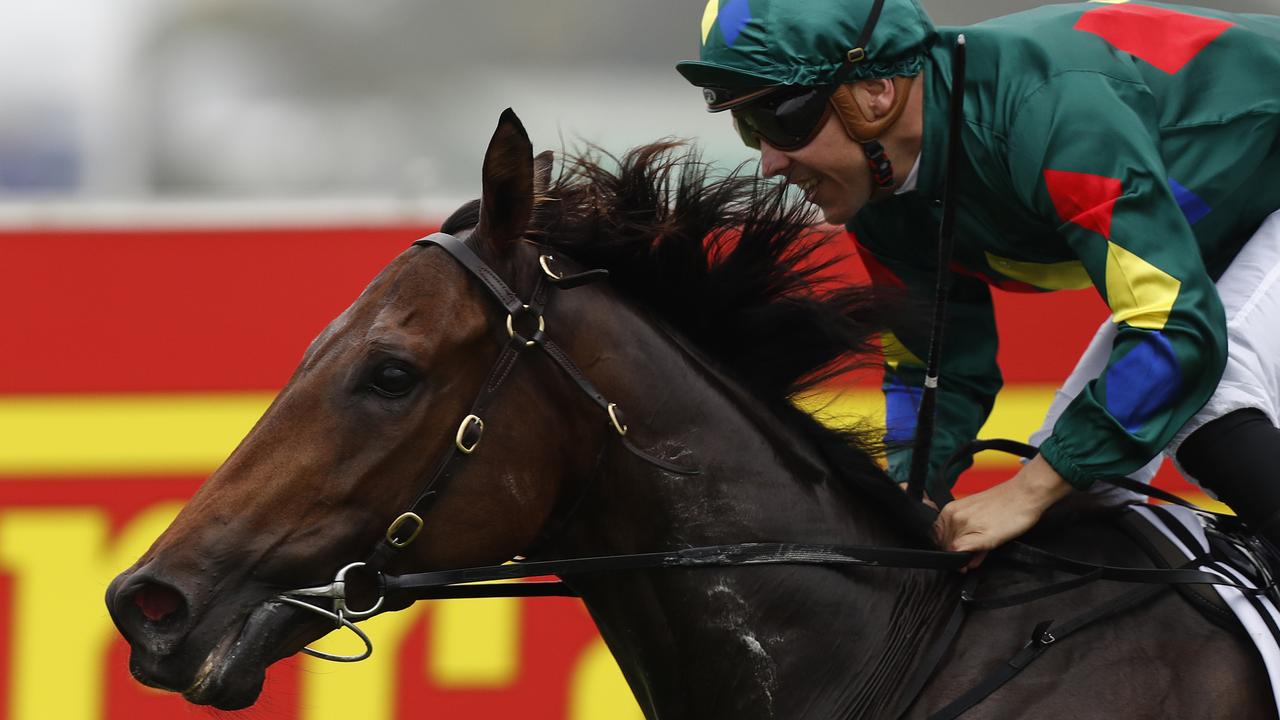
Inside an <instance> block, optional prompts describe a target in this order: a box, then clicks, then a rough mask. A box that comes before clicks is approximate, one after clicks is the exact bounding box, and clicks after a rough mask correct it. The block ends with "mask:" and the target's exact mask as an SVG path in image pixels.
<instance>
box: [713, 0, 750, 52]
mask: <svg viewBox="0 0 1280 720" xmlns="http://www.w3.org/2000/svg"><path fill="white" fill-rule="evenodd" d="M716 17H717V20H718V21H719V23H720V35H721V36H722V37H723V38H724V44H725V45H729V46H732V45H733V41H735V40H737V39H738V33H740V32H742V28H743V27H744V26H746V24H747V23H748V22H751V4H750V3H749V2H748V0H729V2H727V3H725V4H724V5H723V6H721V8H720V14H719V15H718V16H716Z"/></svg>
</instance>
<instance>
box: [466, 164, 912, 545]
mask: <svg viewBox="0 0 1280 720" xmlns="http://www.w3.org/2000/svg"><path fill="white" fill-rule="evenodd" d="M602 155H603V154H602V153H596V154H586V155H580V156H577V157H571V158H569V159H568V161H567V162H566V163H565V164H564V166H563V168H562V170H561V173H560V176H559V177H558V179H557V180H556V181H555V182H554V183H553V184H552V186H551V187H550V188H548V189H546V191H545V193H544V194H543V195H542V196H540V197H539V198H538V203H537V206H536V210H535V214H534V219H533V223H532V225H531V228H530V231H529V233H528V234H529V237H530V238H531V239H534V240H536V241H538V242H539V243H541V244H544V245H546V246H549V247H551V248H553V249H555V250H557V251H559V252H562V253H564V254H566V255H568V256H571V257H573V258H575V259H576V260H578V261H579V262H581V263H583V264H585V265H587V266H589V267H604V268H607V269H608V270H609V279H610V284H611V285H612V286H613V287H614V288H615V289H617V290H618V291H619V292H620V293H621V294H623V295H624V296H626V297H627V298H628V299H629V300H630V301H632V302H633V303H635V304H636V305H638V306H641V307H644V308H646V309H648V310H649V311H650V312H652V313H653V314H654V315H655V316H656V317H657V318H658V319H659V320H660V321H661V322H663V323H665V324H666V325H668V326H669V327H670V328H671V329H673V330H674V331H675V332H676V333H677V334H678V335H680V336H682V337H683V338H686V339H687V340H688V341H689V343H691V344H692V345H693V346H695V347H696V348H697V350H699V351H700V352H701V353H702V354H704V355H706V356H707V357H708V358H709V359H710V361H711V362H712V363H714V365H715V367H716V369H717V370H719V371H721V372H722V373H723V374H725V375H728V376H729V377H731V378H733V379H734V380H735V381H736V382H737V383H738V384H739V385H741V386H742V387H743V388H744V389H745V391H746V392H747V393H748V394H750V395H751V396H753V397H754V398H755V399H756V400H758V401H759V402H761V403H763V404H764V405H765V406H766V407H767V408H768V409H769V410H770V411H771V412H772V413H773V414H774V415H775V416H776V417H778V418H779V419H780V420H781V421H783V422H784V423H785V424H786V426H787V427H788V428H790V429H791V430H793V431H795V432H796V433H797V434H798V435H799V436H800V437H802V438H804V439H805V440H807V441H809V442H811V443H812V444H813V445H814V447H815V448H816V449H817V450H818V451H819V452H820V453H821V454H822V455H823V457H824V459H825V460H826V462H827V464H828V466H829V468H830V470H831V472H832V474H833V475H836V476H838V477H840V478H841V479H843V480H844V481H845V482H849V483H853V484H855V485H857V486H858V487H860V488H862V489H863V490H864V491H865V492H866V493H868V494H871V495H873V496H875V497H876V498H879V499H880V500H881V501H882V505H883V506H884V507H885V509H887V510H890V511H891V512H894V514H895V515H897V516H899V519H900V520H901V522H902V523H903V524H904V525H903V526H904V527H909V528H912V529H914V530H917V531H920V530H923V527H922V526H921V514H920V513H919V510H920V508H919V506H917V505H916V504H915V503H911V502H910V501H908V500H907V498H906V496H905V494H903V493H902V492H901V491H900V490H899V489H898V488H897V486H896V485H895V484H894V483H892V482H891V481H889V479H888V477H887V475H886V474H885V473H884V471H883V470H882V469H881V468H880V466H879V464H878V463H877V462H876V457H878V456H879V455H880V454H881V452H882V446H881V443H880V440H879V437H878V431H876V430H873V429H872V428H870V427H868V426H867V424H865V423H857V424H855V425H854V426H852V427H849V428H845V429H839V430H837V429H832V428H829V427H827V426H824V425H822V424H821V423H819V422H817V421H816V420H815V419H813V417H811V416H810V415H809V414H807V413H805V412H803V411H801V410H799V409H798V408H797V407H796V406H795V404H794V403H793V402H792V398H794V397H795V396H797V395H799V394H802V393H804V392H806V391H808V390H812V389H813V388H814V386H816V385H818V384H819V383H821V382H823V381H825V380H828V379H830V378H832V377H834V376H836V375H838V374H840V373H842V372H844V371H846V370H848V369H850V368H852V367H857V366H866V365H868V364H870V363H872V362H877V361H878V352H877V350H876V347H875V345H874V341H873V338H875V337H876V336H877V335H878V333H879V332H880V331H881V330H882V329H884V328H885V327H886V325H887V323H888V322H889V318H890V317H891V316H892V313H893V312H900V311H901V304H900V303H896V302H894V301H893V300H894V299H893V298H887V297H884V296H883V295H880V294H876V293H873V292H872V291H871V289H870V288H869V287H866V286H857V285H849V284H848V283H847V282H843V283H842V282H838V279H837V278H835V277H834V274H833V272H832V264H833V261H827V262H814V261H813V260H812V259H811V258H810V257H809V256H810V252H811V251H812V250H813V249H814V248H815V247H816V246H817V245H819V244H821V243H823V242H826V241H827V240H829V239H830V238H831V236H832V233H833V232H834V231H830V230H829V231H825V232H824V231H821V230H818V229H816V228H815V226H814V221H815V218H814V216H813V213H812V211H811V210H810V209H809V206H808V205H807V204H805V203H803V202H801V201H798V200H796V199H790V198H789V197H788V195H787V193H786V189H785V187H784V186H783V185H782V184H780V183H776V182H772V181H768V180H764V179H761V178H759V177H758V175H757V174H756V173H754V172H753V171H751V170H752V169H747V168H742V167H740V168H738V170H736V171H735V172H732V173H730V174H728V175H727V176H722V177H715V176H713V172H712V169H711V168H710V166H709V165H708V164H706V163H704V162H703V161H702V160H701V159H700V157H699V156H698V155H697V154H696V153H695V152H693V151H691V150H688V149H687V148H685V147H684V146H683V145H681V144H680V143H676V142H660V143H655V144H651V145H645V146H642V147H639V148H636V149H634V150H632V151H630V152H628V153H627V154H626V155H624V156H623V157H622V158H613V157H610V156H607V155H603V160H602V157H601V156H602ZM606 163H607V164H606ZM477 221H478V203H469V204H467V205H465V206H463V207H462V208H460V209H459V210H458V211H457V212H455V213H454V215H453V216H452V217H451V218H449V220H448V221H446V222H445V224H444V226H443V227H442V229H443V230H444V231H445V232H457V231H458V230H460V229H463V228H466V227H470V226H473V225H474V224H475V223H476V222H477Z"/></svg>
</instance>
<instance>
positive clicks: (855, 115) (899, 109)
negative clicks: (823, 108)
mask: <svg viewBox="0 0 1280 720" xmlns="http://www.w3.org/2000/svg"><path fill="white" fill-rule="evenodd" d="M914 80H915V78H914V77H895V78H893V79H892V81H893V89H894V94H893V106H892V107H890V108H889V112H888V113H887V114H886V115H885V116H884V117H881V118H879V119H876V118H872V117H868V116H867V115H866V113H864V112H863V110H862V106H860V105H859V104H858V101H857V100H855V99H854V96H853V88H852V85H851V84H844V85H841V86H840V87H838V88H836V89H835V91H834V92H832V93H831V106H832V107H834V108H835V110H836V117H837V118H839V119H840V124H841V125H843V126H844V131H845V132H846V133H848V135H849V137H851V138H853V140H854V141H855V142H859V143H866V142H870V141H872V140H878V139H879V138H880V136H881V135H883V134H884V132H885V131H886V130H888V129H889V128H890V127H891V126H892V125H893V124H894V123H896V122H898V118H900V117H902V113H903V111H905V110H906V109H907V101H908V100H909V99H910V98H911V83H912V82H913V81H914Z"/></svg>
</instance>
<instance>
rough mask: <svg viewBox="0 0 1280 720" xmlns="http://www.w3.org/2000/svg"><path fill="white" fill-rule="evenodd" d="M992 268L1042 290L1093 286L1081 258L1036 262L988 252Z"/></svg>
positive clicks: (989, 263)
mask: <svg viewBox="0 0 1280 720" xmlns="http://www.w3.org/2000/svg"><path fill="white" fill-rule="evenodd" d="M986 256H987V264H988V265H990V266H991V269H992V270H995V271H996V272H998V273H1000V274H1002V275H1004V276H1006V277H1011V278H1013V279H1014V280H1018V281H1020V282H1024V283H1026V284H1028V285H1031V286H1032V287H1038V288H1040V289H1041V290H1083V289H1084V288H1087V287H1093V280H1091V279H1090V278H1089V273H1087V272H1085V269H1084V265H1082V264H1081V263H1080V261H1079V260H1068V261H1067V262H1057V263H1034V262H1024V261H1022V260H1010V259H1009V258H1003V257H1000V256H999V255H992V254H991V253H986Z"/></svg>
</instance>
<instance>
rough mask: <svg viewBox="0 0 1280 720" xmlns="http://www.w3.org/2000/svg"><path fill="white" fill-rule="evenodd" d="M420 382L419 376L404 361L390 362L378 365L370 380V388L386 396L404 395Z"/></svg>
mask: <svg viewBox="0 0 1280 720" xmlns="http://www.w3.org/2000/svg"><path fill="white" fill-rule="evenodd" d="M417 384H418V376H417V374H416V373H414V371H413V370H412V369H410V368H408V367H405V366H404V365H403V364H402V363H396V362H389V363H385V364H383V365H381V366H380V367H378V369H377V370H375V371H374V372H373V378H372V379H371V380H370V381H369V389H370V390H373V391H374V392H376V393H378V394H379V395H382V396H384V397H391V398H396V397H404V396H405V395H408V394H409V391H410V390H413V386H414V385H417Z"/></svg>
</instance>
